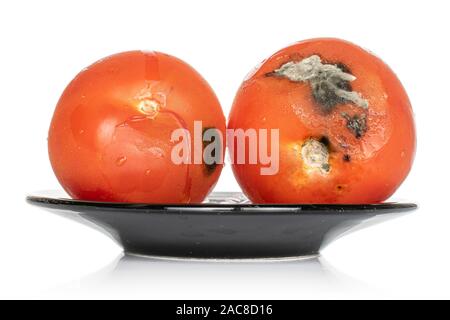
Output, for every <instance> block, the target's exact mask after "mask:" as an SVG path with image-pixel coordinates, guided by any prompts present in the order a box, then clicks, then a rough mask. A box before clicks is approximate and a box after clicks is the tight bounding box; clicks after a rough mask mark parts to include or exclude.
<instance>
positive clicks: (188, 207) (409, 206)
mask: <svg viewBox="0 0 450 320" xmlns="http://www.w3.org/2000/svg"><path fill="white" fill-rule="evenodd" d="M26 201H27V202H28V203H29V204H32V205H37V206H40V207H47V208H55V209H56V208H61V209H63V208H64V209H67V208H68V207H72V208H74V207H79V208H85V209H96V210H102V211H105V212H107V211H120V210H127V211H133V212H135V213H136V212H141V213H152V211H164V214H170V213H176V214H187V213H189V214H194V213H195V214H202V213H204V214H214V213H216V214H217V213H219V214H227V213H228V214H236V213H237V212H239V214H240V215H242V214H259V215H260V214H280V212H278V213H274V212H272V210H277V211H282V214H286V213H287V214H289V213H290V214H297V215H298V214H301V213H303V214H308V213H313V212H320V213H321V214H333V215H335V214H337V213H345V214H351V213H353V214H361V211H362V212H363V213H369V212H375V213H377V214H383V213H386V214H387V213H393V212H392V210H395V212H396V213H398V212H402V211H403V212H406V211H412V210H415V209H417V208H418V205H417V204H416V203H412V202H383V203H375V204H255V203H200V204H170V203H164V204H149V203H126V202H103V201H86V200H77V199H70V198H64V197H51V196H45V195H32V194H31V195H27V196H26ZM214 209H215V210H214ZM270 209H272V210H270ZM219 211H220V212H219Z"/></svg>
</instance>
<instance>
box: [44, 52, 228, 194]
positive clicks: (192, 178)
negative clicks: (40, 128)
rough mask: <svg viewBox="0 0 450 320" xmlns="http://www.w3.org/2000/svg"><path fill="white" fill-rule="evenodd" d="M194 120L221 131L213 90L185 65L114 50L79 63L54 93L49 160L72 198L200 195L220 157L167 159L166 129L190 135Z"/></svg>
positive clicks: (216, 174) (212, 182)
mask: <svg viewBox="0 0 450 320" xmlns="http://www.w3.org/2000/svg"><path fill="white" fill-rule="evenodd" d="M194 121H202V124H203V126H204V127H207V128H214V129H216V130H219V131H220V133H221V134H224V132H225V126H226V125H225V117H224V115H223V112H222V110H221V108H220V105H219V102H218V100H217V98H216V96H215V94H214V92H213V91H212V89H211V88H210V86H209V85H208V84H207V82H206V81H205V80H204V79H203V78H202V77H201V76H200V75H199V74H198V73H197V72H196V71H195V70H194V69H193V68H192V67H190V66H189V65H187V64H186V63H185V62H183V61H181V60H179V59H177V58H175V57H172V56H169V55H166V54H163V53H158V52H141V51H134V52H125V53H121V54H117V55H113V56H111V57H108V58H106V59H103V60H101V61H99V62H97V63H95V64H93V65H92V66H90V67H89V68H87V69H85V70H83V71H82V72H81V73H80V74H79V75H77V77H76V78H75V79H74V80H73V81H72V82H71V83H70V84H69V85H68V87H67V88H66V90H65V91H64V93H63V95H62V96H61V98H60V100H59V102H58V105H57V107H56V110H55V113H54V116H53V120H52V123H51V126H50V131H49V139H48V147H49V155H50V160H51V164H52V166H53V170H54V172H55V174H56V176H57V178H58V180H59V181H60V183H61V184H62V186H63V187H64V189H65V190H66V191H67V192H68V193H69V194H70V195H71V196H72V197H74V198H77V199H84V200H102V201H113V202H146V203H189V202H194V203H195V202H201V201H203V199H204V198H205V196H206V195H207V194H208V192H209V191H210V190H211V189H212V187H213V186H214V185H215V183H216V181H217V179H218V177H219V175H220V172H221V169H222V164H221V163H223V161H221V162H220V163H216V164H213V165H211V164H209V165H205V164H180V165H176V164H174V163H173V161H172V160H171V150H172V148H173V147H174V145H175V142H174V141H171V134H172V132H173V131H174V130H176V129H187V130H188V131H189V133H190V134H191V135H193V130H194ZM220 143H221V146H222V147H221V149H222V150H221V152H222V154H221V156H223V153H224V143H223V141H220ZM200 148H202V146H200ZM192 151H193V150H192Z"/></svg>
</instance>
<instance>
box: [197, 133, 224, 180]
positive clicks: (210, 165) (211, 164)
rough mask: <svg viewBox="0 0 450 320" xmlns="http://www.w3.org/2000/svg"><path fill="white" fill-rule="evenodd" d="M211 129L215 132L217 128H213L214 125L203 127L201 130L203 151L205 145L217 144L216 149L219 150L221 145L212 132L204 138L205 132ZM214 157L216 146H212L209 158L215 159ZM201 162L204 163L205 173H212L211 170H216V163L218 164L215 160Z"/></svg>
mask: <svg viewBox="0 0 450 320" xmlns="http://www.w3.org/2000/svg"><path fill="white" fill-rule="evenodd" d="M211 130H212V131H216V132H217V131H218V130H217V128H214V127H207V128H203V132H202V141H203V152H204V151H205V148H206V147H207V146H209V145H210V144H213V145H215V144H218V149H217V150H221V149H222V145H221V141H220V139H219V140H217V141H216V139H217V138H216V137H217V136H218V135H216V134H213V135H210V138H206V134H207V132H208V131H211ZM216 157H217V154H216V148H214V149H212V151H211V158H212V159H215V158H216ZM203 163H204V166H205V172H206V175H211V174H213V172H214V171H215V170H216V168H217V164H218V163H217V162H216V161H204V162H203Z"/></svg>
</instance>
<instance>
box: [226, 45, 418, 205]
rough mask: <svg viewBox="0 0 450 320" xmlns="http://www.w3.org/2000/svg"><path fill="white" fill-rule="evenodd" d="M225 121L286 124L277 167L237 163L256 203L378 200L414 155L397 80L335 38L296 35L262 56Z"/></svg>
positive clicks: (231, 124) (394, 185)
mask: <svg viewBox="0 0 450 320" xmlns="http://www.w3.org/2000/svg"><path fill="white" fill-rule="evenodd" d="M228 126H229V128H230V129H239V128H240V129H244V130H247V129H251V128H254V129H257V130H258V129H279V130H280V131H279V135H280V139H279V151H280V152H279V171H278V173H277V174H275V175H261V170H260V169H261V168H263V167H266V166H267V165H266V164H264V163H262V162H261V160H259V161H258V162H257V163H256V164H249V163H246V164H234V165H233V171H234V174H235V176H236V178H237V180H238V182H239V184H240V185H241V187H242V189H243V190H244V192H245V193H246V195H247V196H248V197H249V198H250V199H251V200H252V201H254V202H259V203H377V202H381V201H384V200H386V199H387V198H388V197H389V196H390V195H392V194H393V193H394V191H395V190H396V189H397V188H398V187H399V186H400V184H401V183H402V181H403V180H404V179H405V177H406V176H407V174H408V172H409V171H410V168H411V165H412V162H413V158H414V153H415V143H416V139H415V128H414V122H413V114H412V110H411V105H410V102H409V100H408V97H407V95H406V92H405V90H404V88H403V87H402V85H401V83H400V81H399V80H398V79H397V77H396V76H395V74H394V73H393V72H392V71H391V69H389V67H388V66H387V65H386V64H384V63H383V62H382V61H381V60H380V59H379V58H377V57H376V56H374V55H372V54H371V53H369V52H367V51H365V50H363V49H362V48H360V47H358V46H356V45H354V44H351V43H349V42H346V41H342V40H338V39H313V40H307V41H303V42H299V43H296V44H294V45H292V46H289V47H287V48H285V49H282V50H281V51H279V52H277V53H275V54H274V55H273V56H271V57H270V58H269V59H267V60H265V61H264V62H263V63H262V65H260V66H259V67H258V68H257V69H256V70H255V71H254V72H253V73H252V75H251V76H249V77H248V78H247V79H246V80H245V81H244V83H243V84H242V86H241V88H240V89H239V91H238V93H237V96H236V98H235V101H234V104H233V108H232V111H231V115H230V119H229V125H228ZM235 140H236V139H235ZM235 142H236V141H235ZM237 148H244V146H242V145H241V146H237ZM241 151H242V150H241ZM245 152H246V153H247V156H248V150H246V151H245ZM233 160H234V162H236V155H234V156H233Z"/></svg>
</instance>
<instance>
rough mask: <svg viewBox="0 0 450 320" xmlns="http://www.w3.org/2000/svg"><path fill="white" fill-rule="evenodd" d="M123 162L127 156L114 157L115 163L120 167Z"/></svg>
mask: <svg viewBox="0 0 450 320" xmlns="http://www.w3.org/2000/svg"><path fill="white" fill-rule="evenodd" d="M125 162H127V157H125V156H122V157H119V158H117V159H116V165H117V166H119V167H121V166H123V165H124V164H125Z"/></svg>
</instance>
